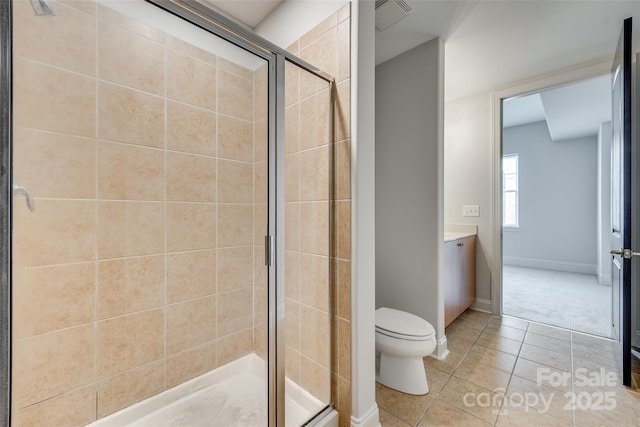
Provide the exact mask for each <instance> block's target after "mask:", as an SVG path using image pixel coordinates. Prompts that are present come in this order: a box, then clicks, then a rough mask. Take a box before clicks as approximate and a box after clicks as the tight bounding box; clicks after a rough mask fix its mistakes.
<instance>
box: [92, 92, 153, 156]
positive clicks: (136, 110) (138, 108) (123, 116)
mask: <svg viewBox="0 0 640 427" xmlns="http://www.w3.org/2000/svg"><path fill="white" fill-rule="evenodd" d="M98 99H99V103H98V114H99V123H100V127H99V129H98V137H99V138H101V139H105V140H109V141H115V142H126V143H129V144H136V145H145V146H148V147H156V148H163V147H164V116H165V114H164V113H165V108H164V104H165V102H164V99H163V98H161V97H159V96H154V95H148V94H146V93H143V92H139V91H136V90H133V89H129V88H125V87H122V86H116V85H113V84H109V83H100V87H99V93H98Z"/></svg>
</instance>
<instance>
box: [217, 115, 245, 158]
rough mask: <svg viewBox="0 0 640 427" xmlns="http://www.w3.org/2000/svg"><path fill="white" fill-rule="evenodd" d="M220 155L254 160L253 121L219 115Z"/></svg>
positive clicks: (221, 156)
mask: <svg viewBox="0 0 640 427" xmlns="http://www.w3.org/2000/svg"><path fill="white" fill-rule="evenodd" d="M218 157H220V158H223V159H230V160H240V161H244V162H251V161H253V123H251V122H247V121H245V120H239V119H234V118H233V117H227V116H222V115H220V116H218Z"/></svg>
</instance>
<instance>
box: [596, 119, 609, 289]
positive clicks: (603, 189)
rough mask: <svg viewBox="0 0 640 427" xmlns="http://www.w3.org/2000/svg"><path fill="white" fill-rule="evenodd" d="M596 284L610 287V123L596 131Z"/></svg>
mask: <svg viewBox="0 0 640 427" xmlns="http://www.w3.org/2000/svg"><path fill="white" fill-rule="evenodd" d="M598 183H599V185H598V220H597V221H598V283H600V284H601V285H606V286H610V285H611V255H610V254H609V251H610V250H611V242H610V240H611V122H606V123H602V124H601V125H600V130H599V131H598Z"/></svg>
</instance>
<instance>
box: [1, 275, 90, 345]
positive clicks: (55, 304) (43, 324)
mask: <svg viewBox="0 0 640 427" xmlns="http://www.w3.org/2000/svg"><path fill="white" fill-rule="evenodd" d="M95 268H96V266H95V263H93V262H88V263H80V264H68V265H58V266H52V267H39V268H26V269H25V268H20V269H16V270H14V275H13V334H14V336H15V337H16V338H22V337H25V336H30V335H36V334H42V333H45V332H51V331H55V330H57V329H64V328H69V327H72V326H76V325H81V324H83V323H89V322H92V321H93V320H94V316H95V307H96V302H95V294H96V285H95V274H96V272H95Z"/></svg>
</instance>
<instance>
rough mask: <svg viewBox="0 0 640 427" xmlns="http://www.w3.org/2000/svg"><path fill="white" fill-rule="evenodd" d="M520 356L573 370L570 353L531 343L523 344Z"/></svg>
mask: <svg viewBox="0 0 640 427" xmlns="http://www.w3.org/2000/svg"><path fill="white" fill-rule="evenodd" d="M519 356H520V357H522V358H524V359H527V360H531V361H533V362H538V363H542V364H543V365H547V366H551V367H553V368H557V369H560V370H562V371H570V370H571V356H570V355H568V354H562V353H556V352H555V351H551V350H547V349H544V348H540V347H536V346H533V345H529V344H522V348H521V349H520V355H519Z"/></svg>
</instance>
